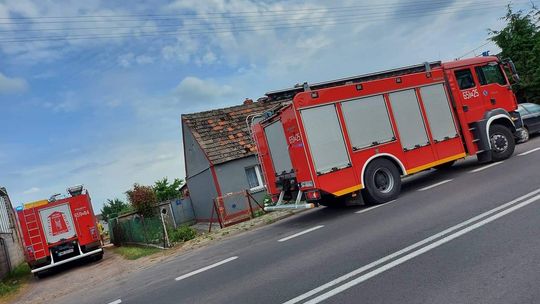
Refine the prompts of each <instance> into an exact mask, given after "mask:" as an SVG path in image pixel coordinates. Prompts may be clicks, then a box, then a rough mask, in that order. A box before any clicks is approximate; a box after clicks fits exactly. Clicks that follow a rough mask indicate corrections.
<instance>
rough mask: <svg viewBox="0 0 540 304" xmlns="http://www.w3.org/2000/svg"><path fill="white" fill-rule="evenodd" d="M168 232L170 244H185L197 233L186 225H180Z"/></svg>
mask: <svg viewBox="0 0 540 304" xmlns="http://www.w3.org/2000/svg"><path fill="white" fill-rule="evenodd" d="M168 232H169V240H170V241H171V243H180V242H186V241H189V240H192V239H194V238H195V237H196V236H197V231H195V229H193V228H191V227H190V226H188V225H182V226H180V227H178V228H177V229H171V230H169V231H168Z"/></svg>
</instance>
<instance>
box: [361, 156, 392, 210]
mask: <svg viewBox="0 0 540 304" xmlns="http://www.w3.org/2000/svg"><path fill="white" fill-rule="evenodd" d="M364 187H365V189H364V190H363V191H362V192H363V195H364V199H365V201H366V203H368V204H382V203H386V202H388V201H391V200H393V199H396V198H397V196H398V195H399V192H400V191H401V178H400V174H399V170H398V168H397V167H396V165H394V163H393V162H391V161H390V160H388V159H385V158H378V159H375V160H373V161H372V162H370V163H369V165H368V166H367V168H366V171H365V172H364Z"/></svg>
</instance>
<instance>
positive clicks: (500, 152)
mask: <svg viewBox="0 0 540 304" xmlns="http://www.w3.org/2000/svg"><path fill="white" fill-rule="evenodd" d="M489 142H490V144H491V156H492V159H493V161H501V160H504V159H507V158H509V157H510V156H511V155H512V154H513V153H514V149H515V147H516V142H515V140H514V135H513V134H512V131H510V130H509V129H508V128H507V127H505V126H503V125H491V126H490V127H489Z"/></svg>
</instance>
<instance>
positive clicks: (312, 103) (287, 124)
mask: <svg viewBox="0 0 540 304" xmlns="http://www.w3.org/2000/svg"><path fill="white" fill-rule="evenodd" d="M507 71H509V72H508V73H509V74H511V76H512V78H513V79H514V80H515V81H517V80H518V79H519V77H518V75H517V72H516V70H515V67H514V65H513V64H512V62H511V61H510V60H500V59H499V58H497V57H478V58H471V59H465V60H457V61H452V62H446V63H441V62H431V63H425V64H421V65H416V66H408V67H404V68H400V69H395V70H390V71H384V72H380V73H373V74H368V75H361V76H356V77H351V78H345V79H339V80H335V81H330V82H323V83H318V84H314V85H308V84H307V83H305V84H304V85H303V86H295V87H294V88H291V89H287V90H281V91H274V92H270V93H267V97H268V98H269V99H270V100H280V99H281V100H291V101H290V102H283V103H282V106H281V107H279V108H277V109H275V110H274V111H272V112H268V113H265V114H264V115H262V117H261V118H259V119H258V120H254V121H255V122H256V123H253V124H252V125H251V127H252V131H253V137H254V140H255V142H256V144H257V148H258V151H259V160H260V164H261V167H262V171H263V172H264V177H265V178H266V183H267V188H268V192H269V193H270V194H271V195H272V197H273V201H274V202H277V204H276V206H270V207H267V210H276V209H284V208H311V207H313V206H316V205H318V204H328V203H329V202H335V201H336V198H351V197H357V195H358V194H360V193H361V194H362V196H361V197H363V198H364V201H365V202H367V203H374V204H377V203H384V202H387V201H390V200H393V199H395V198H396V197H397V196H398V194H399V192H400V189H401V177H403V176H406V175H410V174H413V173H417V172H420V171H423V170H427V169H430V168H442V167H449V166H451V165H452V164H453V163H454V162H455V161H456V160H458V159H461V158H464V157H466V156H468V155H476V156H477V158H478V160H479V161H480V162H490V161H500V160H503V159H506V158H508V157H510V156H511V155H512V154H513V152H514V146H515V136H517V133H518V132H519V131H520V128H521V126H522V121H521V117H520V116H519V113H518V112H517V111H516V109H517V102H516V97H515V96H514V94H513V92H512V89H511V86H510V82H509V79H508V77H507V75H506V73H507ZM294 197H296V204H282V202H283V201H284V199H291V198H294ZM303 197H305V200H306V201H308V202H310V203H308V204H301V203H300V201H301V200H302V198H303ZM358 197H360V196H358Z"/></svg>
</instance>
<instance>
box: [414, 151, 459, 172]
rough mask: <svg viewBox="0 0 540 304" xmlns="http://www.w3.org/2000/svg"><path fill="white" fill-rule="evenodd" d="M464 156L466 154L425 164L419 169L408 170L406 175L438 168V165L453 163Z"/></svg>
mask: <svg viewBox="0 0 540 304" xmlns="http://www.w3.org/2000/svg"><path fill="white" fill-rule="evenodd" d="M465 156H467V154H465V153H461V154H457V155H453V156H449V157H446V158H443V159H440V160H438V161H434V162H432V163H429V164H425V165H422V166H420V167H416V168H412V169H410V170H407V174H413V173H416V172H420V171H422V170H426V169H429V168H433V167H435V166H438V165H441V164H444V163H447V162H450V161H453V160H456V159H460V158H465Z"/></svg>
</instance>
